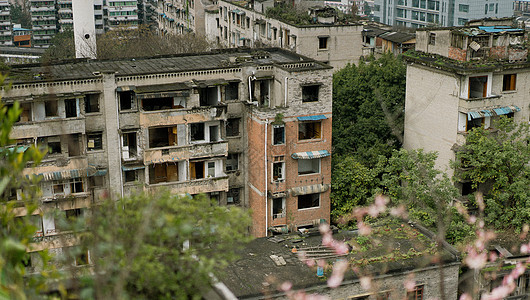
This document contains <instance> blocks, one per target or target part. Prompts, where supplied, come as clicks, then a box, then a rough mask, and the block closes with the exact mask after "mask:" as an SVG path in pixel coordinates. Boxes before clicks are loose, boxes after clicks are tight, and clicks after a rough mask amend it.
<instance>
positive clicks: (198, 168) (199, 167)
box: [189, 160, 207, 180]
mask: <svg viewBox="0 0 530 300" xmlns="http://www.w3.org/2000/svg"><path fill="white" fill-rule="evenodd" d="M205 163H206V161H204V160H201V161H190V162H189V177H190V180H200V179H205V178H207V177H206V173H207V170H206V169H205V166H206V164H205ZM192 166H193V167H192ZM198 174H201V176H198Z"/></svg>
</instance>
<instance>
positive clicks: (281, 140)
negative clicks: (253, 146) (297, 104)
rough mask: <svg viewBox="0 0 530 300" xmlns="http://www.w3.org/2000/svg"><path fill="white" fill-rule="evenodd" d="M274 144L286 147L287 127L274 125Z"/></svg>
mask: <svg viewBox="0 0 530 300" xmlns="http://www.w3.org/2000/svg"><path fill="white" fill-rule="evenodd" d="M272 144H273V145H275V146H277V145H285V125H284V124H282V125H272Z"/></svg>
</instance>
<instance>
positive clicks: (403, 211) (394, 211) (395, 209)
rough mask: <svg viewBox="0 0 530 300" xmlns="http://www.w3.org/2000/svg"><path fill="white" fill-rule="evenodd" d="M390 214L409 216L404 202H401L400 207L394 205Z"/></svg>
mask: <svg viewBox="0 0 530 300" xmlns="http://www.w3.org/2000/svg"><path fill="white" fill-rule="evenodd" d="M390 214H391V215H392V216H394V217H402V218H407V210H406V209H405V206H404V205H403V204H400V205H399V206H398V207H392V208H391V209H390Z"/></svg>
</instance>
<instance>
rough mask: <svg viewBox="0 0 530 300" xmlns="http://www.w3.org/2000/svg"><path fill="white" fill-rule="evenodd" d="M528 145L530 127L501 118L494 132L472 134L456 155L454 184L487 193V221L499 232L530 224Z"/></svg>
mask: <svg viewBox="0 0 530 300" xmlns="http://www.w3.org/2000/svg"><path fill="white" fill-rule="evenodd" d="M529 144H530V125H529V124H527V123H515V122H514V121H513V120H512V119H510V118H506V117H501V118H500V120H499V122H498V123H496V124H495V129H494V130H489V129H482V128H474V129H473V130H471V131H470V132H469V134H468V135H467V138H466V144H465V145H464V146H463V147H462V149H460V150H461V151H458V152H457V156H456V161H455V163H454V167H455V168H456V172H455V181H460V182H471V184H472V186H473V187H474V188H476V189H478V190H480V191H481V192H483V193H484V202H485V204H486V206H485V209H484V213H485V221H486V223H488V224H491V225H492V226H494V227H495V228H496V229H509V228H514V229H516V230H521V228H522V226H523V225H524V224H529V223H530V188H529V187H530V165H529V162H530V145H529Z"/></svg>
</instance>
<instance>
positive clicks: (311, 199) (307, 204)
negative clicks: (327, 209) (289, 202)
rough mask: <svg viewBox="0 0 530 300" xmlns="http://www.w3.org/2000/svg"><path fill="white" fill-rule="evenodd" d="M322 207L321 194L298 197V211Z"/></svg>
mask: <svg viewBox="0 0 530 300" xmlns="http://www.w3.org/2000/svg"><path fill="white" fill-rule="evenodd" d="M319 206H320V194H318V193H315V194H307V195H300V196H298V209H304V208H313V207H319Z"/></svg>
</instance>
